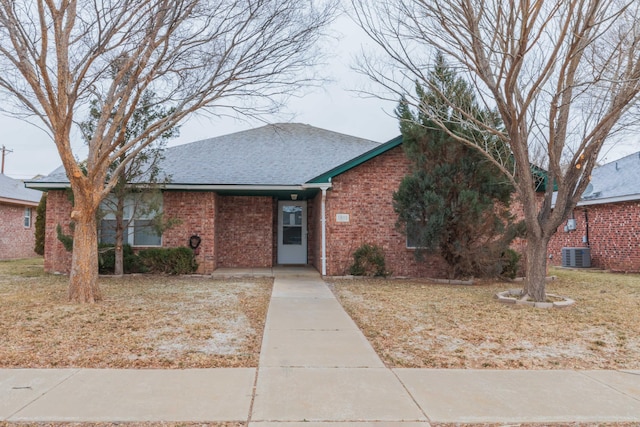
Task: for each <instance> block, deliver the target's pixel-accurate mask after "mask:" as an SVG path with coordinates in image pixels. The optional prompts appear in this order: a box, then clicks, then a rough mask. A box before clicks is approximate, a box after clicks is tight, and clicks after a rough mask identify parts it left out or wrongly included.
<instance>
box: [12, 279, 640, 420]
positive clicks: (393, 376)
mask: <svg viewBox="0 0 640 427" xmlns="http://www.w3.org/2000/svg"><path fill="white" fill-rule="evenodd" d="M261 273H264V274H265V275H266V274H273V275H275V277H276V279H275V283H274V289H273V295H272V298H271V303H270V306H269V312H268V316H267V323H266V326H265V333H264V339H263V344H262V352H261V356H260V364H259V368H258V369H253V368H249V369H187V370H94V369H46V370H42V369H4V370H0V421H3V420H6V421H16V422H38V421H51V422H55V421H71V422H82V421H89V422H97V421H113V422H127V421H150V422H154V421H157V422H159V421H177V422H181V421H184V422H186V421H194V422H207V421H211V422H213V421H241V422H248V424H249V427H253V426H255V427H257V426H264V427H271V426H273V427H280V426H286V427H295V426H297V425H300V426H302V425H303V424H304V426H307V427H317V426H320V425H324V424H329V423H330V424H331V426H332V427H337V426H340V425H355V426H379V427H389V426H396V425H397V426H406V427H414V426H415V427H418V426H428V425H429V423H430V422H431V423H437V422H449V423H472V422H473V423H483V422H485V423H489V422H492V423H521V422H537V423H551V422H555V423H562V422H615V421H628V422H639V423H640V371H555V370H554V371H495V370H428V369H388V368H386V367H385V366H384V365H383V363H382V362H381V361H380V359H379V358H378V356H377V355H376V354H375V352H374V351H373V349H372V348H371V346H370V345H369V343H368V342H367V340H366V339H365V338H364V336H363V335H362V333H361V332H360V330H359V329H358V328H357V326H356V325H355V323H354V322H353V321H352V320H351V318H350V317H349V316H348V315H347V314H346V313H345V311H344V310H343V309H342V307H341V306H340V304H339V303H338V302H337V300H336V299H335V298H334V296H333V294H332V293H331V291H330V290H329V289H328V288H327V286H326V285H325V284H324V282H323V281H322V280H321V279H320V277H319V275H318V274H317V273H316V272H310V271H309V270H305V269H274V270H272V271H270V272H261ZM0 340H1V338H0ZM0 343H1V341H0Z"/></svg>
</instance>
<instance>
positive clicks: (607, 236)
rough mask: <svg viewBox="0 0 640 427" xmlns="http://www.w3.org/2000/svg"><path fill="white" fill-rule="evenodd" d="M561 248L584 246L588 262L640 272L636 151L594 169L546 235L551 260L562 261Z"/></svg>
mask: <svg viewBox="0 0 640 427" xmlns="http://www.w3.org/2000/svg"><path fill="white" fill-rule="evenodd" d="M562 248H589V252H590V257H591V258H590V261H591V262H590V264H591V267H596V268H604V269H609V270H613V271H624V272H640V152H638V153H635V154H632V155H629V156H626V157H624V158H622V159H619V160H616V161H614V162H611V163H607V164H605V165H603V166H600V167H598V168H595V169H594V170H593V172H592V174H591V182H590V184H589V187H588V188H587V190H586V191H585V193H584V194H583V196H582V200H581V201H580V202H579V203H578V206H577V207H576V208H575V209H574V210H573V214H572V215H571V217H570V218H569V219H568V220H567V221H566V222H565V223H564V224H563V225H562V226H560V227H559V228H558V231H557V232H556V234H555V236H554V237H553V239H552V240H551V243H550V245H549V255H550V257H551V264H553V265H562ZM568 252H569V251H568V250H567V251H565V254H567V253H568ZM565 261H568V260H567V259H565ZM566 264H568V263H566Z"/></svg>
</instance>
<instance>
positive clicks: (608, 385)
mask: <svg viewBox="0 0 640 427" xmlns="http://www.w3.org/2000/svg"><path fill="white" fill-rule="evenodd" d="M576 372H578V373H579V374H581V375H583V376H585V377H587V378H589V379H590V380H591V381H593V382H596V383H598V384H601V385H603V386H605V387H607V388H610V389H611V390H613V391H615V392H617V393H620V394H622V395H623V396H627V397H629V398H631V399H633V400H635V401H637V402H640V399H639V398H637V397H636V396H634V395H631V394H629V393H627V392H625V391H623V390H619V389H617V388H616V387H614V386H612V385H611V384H609V383H606V382H604V381H600V380H599V379H597V378H594V377H592V376H591V375H589V373H588V371H576ZM614 372H620V373H624V374H630V375H637V374H634V373H630V372H624V371H621V370H619V369H615V370H614Z"/></svg>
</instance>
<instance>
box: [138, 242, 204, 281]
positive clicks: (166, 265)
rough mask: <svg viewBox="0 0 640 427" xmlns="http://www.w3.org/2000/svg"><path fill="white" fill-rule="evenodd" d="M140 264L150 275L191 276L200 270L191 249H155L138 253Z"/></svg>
mask: <svg viewBox="0 0 640 427" xmlns="http://www.w3.org/2000/svg"><path fill="white" fill-rule="evenodd" d="M138 257H139V259H140V263H141V264H142V266H144V268H145V269H146V270H147V271H148V272H149V273H164V274H191V273H194V272H195V271H196V270H197V269H198V263H197V262H196V258H195V255H194V254H193V251H192V250H191V249H189V248H185V247H181V248H153V249H144V250H141V251H140V252H139V253H138Z"/></svg>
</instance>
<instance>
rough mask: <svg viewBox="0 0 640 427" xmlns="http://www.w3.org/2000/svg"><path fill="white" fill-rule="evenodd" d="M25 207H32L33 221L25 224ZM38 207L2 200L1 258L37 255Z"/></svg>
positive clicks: (0, 227) (0, 215)
mask: <svg viewBox="0 0 640 427" xmlns="http://www.w3.org/2000/svg"><path fill="white" fill-rule="evenodd" d="M25 209H31V223H30V224H29V227H25V226H24V220H25ZM35 221H36V207H35V206H33V205H23V204H19V203H18V202H16V204H13V203H4V202H0V259H18V258H29V257H34V256H37V254H36V253H35V252H34V251H33V248H34V246H35V241H36V240H35Z"/></svg>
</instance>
